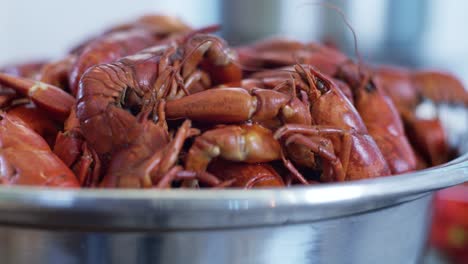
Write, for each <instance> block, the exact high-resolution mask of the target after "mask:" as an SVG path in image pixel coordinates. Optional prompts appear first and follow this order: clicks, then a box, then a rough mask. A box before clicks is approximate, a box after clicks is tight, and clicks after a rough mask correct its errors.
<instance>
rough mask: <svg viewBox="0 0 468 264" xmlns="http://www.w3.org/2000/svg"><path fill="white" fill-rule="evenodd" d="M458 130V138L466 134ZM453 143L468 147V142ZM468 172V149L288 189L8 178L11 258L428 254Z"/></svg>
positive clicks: (1, 229)
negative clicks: (34, 183) (437, 204)
mask: <svg viewBox="0 0 468 264" xmlns="http://www.w3.org/2000/svg"><path fill="white" fill-rule="evenodd" d="M458 123H460V122H458ZM465 125H466V124H465ZM448 131H450V132H451V133H455V134H456V135H451V137H452V138H462V137H463V136H464V135H466V132H464V131H466V129H465V130H464V131H463V130H460V129H455V127H452V129H449V130H448ZM456 131H458V132H456ZM465 139H466V137H465ZM453 142H458V143H457V144H459V145H460V149H465V150H466V148H463V146H464V145H465V144H463V143H461V142H465V143H466V141H463V140H454V141H453ZM462 145H463V146H462ZM465 181H468V153H467V154H465V155H463V156H461V157H460V158H458V159H456V160H454V161H452V162H450V163H448V164H445V165H443V166H440V167H437V168H432V169H428V170H424V171H419V172H416V173H410V174H405V175H399V176H391V177H384V178H379V179H373V180H362V181H355V182H348V183H334V184H322V185H317V186H311V187H294V188H289V189H268V190H248V191H247V190H192V191H191V190H168V191H160V190H56V189H44V188H32V187H14V188H0V256H1V257H0V259H1V263H109V262H115V263H183V264H187V263H268V264H274V263H294V264H299V263H327V264H328V263H359V264H362V263H392V264H393V263H417V262H418V261H419V260H420V257H421V254H422V252H423V249H424V247H425V241H426V236H427V231H428V227H429V224H430V214H431V207H430V204H431V199H432V194H433V192H434V191H435V190H437V189H441V188H446V187H449V186H452V185H456V184H459V183H463V182H465Z"/></svg>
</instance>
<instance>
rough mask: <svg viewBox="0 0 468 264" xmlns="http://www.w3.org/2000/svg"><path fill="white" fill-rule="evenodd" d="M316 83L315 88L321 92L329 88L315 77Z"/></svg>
mask: <svg viewBox="0 0 468 264" xmlns="http://www.w3.org/2000/svg"><path fill="white" fill-rule="evenodd" d="M316 85H317V89H318V90H319V91H320V92H321V93H322V94H324V93H326V92H328V90H329V89H328V87H327V86H326V85H325V83H324V82H323V81H322V80H320V79H317V81H316Z"/></svg>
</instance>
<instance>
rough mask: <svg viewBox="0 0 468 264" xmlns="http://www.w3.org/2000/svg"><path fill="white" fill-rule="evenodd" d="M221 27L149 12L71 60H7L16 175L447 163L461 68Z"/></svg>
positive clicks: (303, 173) (191, 173)
mask: <svg viewBox="0 0 468 264" xmlns="http://www.w3.org/2000/svg"><path fill="white" fill-rule="evenodd" d="M217 30H218V27H217V26H209V27H205V28H198V29H196V28H193V27H191V26H189V25H187V24H185V23H184V22H182V21H180V20H178V19H176V18H173V17H168V16H160V15H149V16H144V17H141V18H138V19H137V20H135V21H131V22H129V23H126V24H122V25H117V26H115V27H113V28H110V29H108V30H107V31H105V32H103V33H102V34H100V35H96V36H95V37H93V38H90V39H88V40H87V41H85V42H83V43H81V44H80V45H77V46H76V47H75V48H74V49H72V50H71V51H70V52H69V53H68V54H67V55H66V56H65V57H64V58H62V59H61V60H58V61H46V62H42V61H38V62H29V63H25V64H18V65H12V66H9V67H4V68H2V69H1V70H0V107H1V111H0V174H1V175H0V176H1V177H0V180H1V183H2V184H3V185H39V186H43V185H45V186H59V187H83V188H97V187H102V188H227V187H231V188H261V187H263V188H265V187H284V186H291V185H309V184H318V183H328V182H341V181H351V180H359V179H368V178H375V177H381V176H388V175H395V174H402V173H406V172H411V171H414V170H419V169H423V168H427V167H430V166H435V165H439V164H443V163H445V162H447V161H448V160H449V159H450V158H451V157H452V156H453V150H452V149H451V147H450V146H449V143H448V141H447V136H446V131H444V128H443V126H442V125H441V122H440V120H439V119H438V118H437V117H434V118H431V119H423V118H421V117H419V116H418V115H417V114H416V109H417V108H418V106H419V105H420V104H422V103H423V102H425V101H427V100H430V101H432V102H434V103H436V104H442V103H444V104H457V105H463V106H466V105H468V95H467V92H466V91H465V89H464V87H463V85H462V84H461V82H460V81H459V80H458V79H457V78H455V77H454V76H452V75H451V74H448V73H445V72H438V71H425V70H410V69H406V68H401V67H394V66H372V65H364V64H363V63H360V62H356V61H354V60H353V59H351V58H350V57H348V56H347V55H345V54H343V53H342V52H340V51H339V50H337V49H335V48H333V47H329V46H326V45H323V44H319V43H301V42H298V41H293V40H288V39H282V38H272V39H267V40H263V41H260V42H256V43H253V44H249V45H245V46H241V47H230V46H229V45H228V44H227V43H226V41H224V40H223V39H221V38H220V37H218V36H216V35H214V34H213V33H215V32H216V31H217Z"/></svg>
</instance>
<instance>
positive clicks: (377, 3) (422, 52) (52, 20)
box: [0, 0, 468, 83]
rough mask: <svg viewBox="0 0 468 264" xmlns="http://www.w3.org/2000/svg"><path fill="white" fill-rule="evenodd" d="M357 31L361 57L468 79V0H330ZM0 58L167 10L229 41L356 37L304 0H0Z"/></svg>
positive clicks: (34, 52) (50, 47)
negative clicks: (467, 29) (467, 23)
mask: <svg viewBox="0 0 468 264" xmlns="http://www.w3.org/2000/svg"><path fill="white" fill-rule="evenodd" d="M323 2H326V3H329V4H333V5H335V6H337V7H339V8H340V9H341V10H342V11H343V12H344V14H345V15H346V16H347V18H348V20H349V22H350V24H351V25H352V27H353V28H354V30H355V31H356V35H357V41H358V46H359V51H360V52H361V53H362V55H363V57H364V58H365V59H366V60H370V61H373V62H378V63H395V64H400V65H409V66H412V67H427V68H438V69H445V70H449V71H451V72H454V73H456V74H457V75H458V76H460V77H461V78H462V79H463V80H464V82H465V83H468V52H466V49H465V47H467V46H468V35H466V34H463V25H464V18H465V16H466V15H465V13H466V12H465V11H466V10H467V9H468V2H464V1H457V0H412V1H405V0H359V1H352V0H330V1H323ZM0 4H1V6H2V8H1V9H0V34H1V35H2V36H3V37H2V41H1V42H0V50H1V51H2V52H0V65H3V64H7V63H10V62H16V61H21V60H29V59H31V58H39V59H40V58H44V57H45V58H54V57H59V56H61V55H62V54H64V53H65V52H66V51H67V50H68V49H69V48H70V47H72V46H73V45H74V44H75V43H78V42H79V41H81V40H83V39H85V38H86V37H89V36H92V35H93V34H97V33H99V32H100V31H101V30H103V29H105V28H106V27H108V26H109V25H112V24H115V23H118V22H124V21H127V20H129V19H132V18H134V17H136V16H139V15H141V14H146V13H151V12H164V13H168V14H173V15H176V16H179V17H181V18H183V19H184V20H185V21H187V22H188V23H191V24H193V25H194V26H204V25H209V24H214V23H220V24H222V25H223V30H222V35H223V36H224V37H225V38H227V39H228V40H229V41H230V42H231V43H232V44H240V43H245V42H248V41H253V40H255V39H258V38H262V37H265V36H271V35H284V36H290V37H294V38H297V39H300V40H304V41H313V40H314V41H322V40H333V41H334V42H335V43H336V44H337V45H338V47H340V48H341V49H343V50H345V51H346V52H347V53H348V54H349V55H353V53H354V52H353V39H352V34H351V32H350V30H349V29H348V28H347V27H346V25H345V23H344V21H343V19H342V18H341V16H340V15H339V14H338V13H337V12H336V10H333V9H330V8H327V7H326V6H324V5H321V4H320V1H308V0H236V1H229V0H226V1H223V0H197V1H186V0H185V1H184V0H171V1H164V0H139V1H137V2H135V1H129V0H112V1H110V0H103V1H91V0H81V1H56V0H42V1H27V0H16V1H8V0H0Z"/></svg>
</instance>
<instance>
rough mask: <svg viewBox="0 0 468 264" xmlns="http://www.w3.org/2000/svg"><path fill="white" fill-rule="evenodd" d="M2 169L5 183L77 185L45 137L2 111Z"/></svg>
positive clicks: (0, 155) (0, 128)
mask: <svg viewBox="0 0 468 264" xmlns="http://www.w3.org/2000/svg"><path fill="white" fill-rule="evenodd" d="M0 119H1V120H0V172H1V178H0V179H1V183H2V184H4V185H36V186H57V187H78V186H79V185H78V182H77V180H76V178H75V175H74V174H73V172H72V171H70V169H69V168H68V167H67V166H66V165H65V164H64V163H63V162H62V161H61V160H60V159H59V158H58V157H57V156H55V155H54V154H53V153H52V151H51V150H50V148H49V146H48V145H47V143H46V142H45V141H44V139H43V138H42V137H41V136H39V135H38V134H36V133H35V132H34V131H33V130H31V129H30V128H29V127H28V126H27V125H26V124H25V123H23V122H22V121H21V120H20V119H19V118H17V117H15V116H10V115H8V114H6V113H4V112H0Z"/></svg>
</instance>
